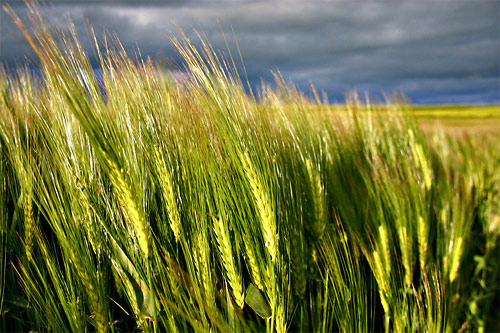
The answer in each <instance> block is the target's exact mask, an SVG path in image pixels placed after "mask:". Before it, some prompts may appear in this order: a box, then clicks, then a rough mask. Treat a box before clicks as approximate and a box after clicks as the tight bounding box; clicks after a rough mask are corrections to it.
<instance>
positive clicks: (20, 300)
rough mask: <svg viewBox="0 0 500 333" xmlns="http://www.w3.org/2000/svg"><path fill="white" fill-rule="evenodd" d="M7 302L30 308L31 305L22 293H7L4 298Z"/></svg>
mask: <svg viewBox="0 0 500 333" xmlns="http://www.w3.org/2000/svg"><path fill="white" fill-rule="evenodd" d="M3 300H4V301H5V302H6V303H9V304H12V305H15V306H18V307H20V308H25V309H26V308H28V307H29V302H28V300H27V299H26V298H24V297H22V296H21V295H13V294H7V295H5V297H4V299H3Z"/></svg>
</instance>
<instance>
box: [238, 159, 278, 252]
mask: <svg viewBox="0 0 500 333" xmlns="http://www.w3.org/2000/svg"><path fill="white" fill-rule="evenodd" d="M240 159H241V162H242V163H243V168H244V169H245V174H246V177H247V180H248V182H249V183H250V187H251V189H252V193H253V196H254V199H255V204H256V206H257V211H258V213H259V217H260V220H261V224H262V225H261V226H262V233H263V236H264V241H265V245H266V248H267V250H268V252H269V255H270V256H271V260H272V261H275V260H276V256H277V253H278V242H279V239H278V234H277V227H276V218H275V215H274V211H273V209H272V205H271V202H272V201H271V198H270V197H269V193H268V192H267V191H265V187H264V185H263V184H262V183H261V180H260V179H259V177H258V176H257V173H256V172H255V169H254V166H253V164H252V161H251V160H250V157H249V156H248V154H247V153H245V154H241V155H240Z"/></svg>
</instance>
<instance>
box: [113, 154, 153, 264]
mask: <svg viewBox="0 0 500 333" xmlns="http://www.w3.org/2000/svg"><path fill="white" fill-rule="evenodd" d="M107 163H108V166H109V177H110V178H111V182H112V183H113V186H114V188H115V191H116V194H117V196H118V201H119V202H120V204H121V205H122V206H123V207H124V209H125V212H126V216H127V218H128V221H129V222H130V223H131V224H132V226H133V227H134V231H135V234H136V237H137V242H138V243H139V247H140V248H141V250H142V252H143V253H144V255H145V257H146V258H147V257H149V255H150V254H151V249H150V247H151V244H150V241H151V240H150V237H149V224H148V223H147V221H146V217H145V216H144V213H143V212H142V211H140V210H139V208H138V205H137V202H136V201H135V200H134V196H133V195H132V191H131V190H130V187H129V185H128V183H127V182H126V181H125V177H124V175H123V172H122V170H121V169H119V168H118V165H117V164H116V163H114V162H113V161H111V160H107Z"/></svg>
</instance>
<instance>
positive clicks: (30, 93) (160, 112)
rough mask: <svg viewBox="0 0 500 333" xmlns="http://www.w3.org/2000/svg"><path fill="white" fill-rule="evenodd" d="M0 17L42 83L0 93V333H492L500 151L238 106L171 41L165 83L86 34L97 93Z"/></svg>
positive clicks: (75, 46)
mask: <svg viewBox="0 0 500 333" xmlns="http://www.w3.org/2000/svg"><path fill="white" fill-rule="evenodd" d="M7 10H8V11H9V9H8V8H7ZM9 13H10V15H11V16H12V19H13V20H14V21H15V23H16V24H17V26H18V28H19V29H20V31H21V32H22V33H23V35H24V38H25V39H26V40H27V41H28V42H29V44H30V46H31V48H32V49H33V51H34V53H35V54H36V56H37V59H38V62H39V65H38V66H39V67H38V71H37V72H35V71H33V69H32V68H30V67H22V66H19V67H18V68H17V69H15V70H12V69H9V70H7V69H2V70H1V72H0V90H1V96H0V234H1V235H0V239H1V243H0V251H1V260H0V265H1V266H0V310H1V311H0V312H1V324H0V331H4V332H7V331H19V332H21V331H59V332H61V331H64V332H68V331H71V332H87V331H97V332H107V331H111V332H124V331H127V332H128V331H155V332H158V331H161V332H163V331H168V332H190V331H196V332H216V331H234V332H236V331H243V332H249V331H255V332H264V331H266V332H274V331H277V332H286V331H290V332H295V331H307V332H312V331H314V332H327V331H328V332H330V331H342V332H368V331H386V332H389V331H391V332H392V331H393V332H409V331H421V332H424V331H428V332H440V331H443V332H452V331H460V332H464V331H478V332H483V331H498V330H499V329H500V327H499V324H498V318H499V315H500V314H499V310H498V307H497V305H498V303H499V299H500V298H499V274H500V270H499V266H500V253H499V251H500V248H499V233H500V172H499V170H500V148H499V145H498V142H500V141H499V139H500V134H499V133H498V132H494V131H492V132H488V133H487V134H488V135H480V134H477V135H464V136H460V137H456V136H453V135H449V133H446V131H443V130H437V129H433V130H432V131H425V132H424V131H422V130H421V128H420V127H419V126H418V125H417V122H416V120H415V117H414V116H413V114H412V113H411V112H409V110H410V109H411V108H410V107H409V106H408V105H406V104H405V103H404V101H403V100H399V101H391V102H390V103H387V104H373V103H371V102H370V100H368V99H363V100H362V99H360V98H357V97H356V96H353V97H352V98H350V99H349V102H348V103H347V104H346V105H342V106H337V107H330V106H329V105H328V104H327V102H326V101H324V100H323V99H321V98H319V97H318V94H315V97H316V98H314V97H313V98H308V97H307V96H306V95H305V94H303V93H301V92H299V91H297V89H296V88H295V87H294V86H293V84H291V83H289V82H286V81H285V80H284V79H283V78H282V77H281V75H280V74H279V73H276V74H275V79H276V80H275V82H274V83H273V84H272V85H264V86H263V87H261V89H259V90H258V91H256V90H255V89H254V90H252V89H251V88H250V85H249V83H248V81H247V80H246V77H245V75H244V73H239V72H238V70H237V68H239V67H238V66H237V65H236V63H239V61H241V60H240V59H241V55H240V54H239V53H238V50H232V51H233V52H232V53H231V50H226V51H225V52H226V54H227V56H225V57H224V56H222V55H221V53H220V52H219V51H217V50H214V49H213V48H212V47H211V45H210V43H209V41H208V40H206V39H205V38H200V41H199V42H200V43H199V44H201V47H196V46H195V43H193V42H192V41H191V40H189V38H188V37H187V36H186V35H185V34H184V33H183V32H182V31H179V33H178V36H177V37H173V38H172V42H173V43H174V44H175V46H176V48H177V50H178V52H179V53H180V55H181V56H182V59H183V68H184V70H183V71H182V74H179V73H178V72H177V73H176V74H175V75H173V74H172V73H171V72H168V71H166V70H165V69H164V68H161V67H160V66H158V65H157V64H155V63H154V62H152V61H151V60H149V59H141V58H139V57H131V56H129V55H127V53H126V52H125V50H124V49H123V48H122V47H121V45H120V43H119V41H118V40H117V39H114V38H113V37H112V36H109V35H107V36H105V37H96V36H95V35H94V34H93V32H92V31H91V33H90V36H91V38H92V39H93V44H94V46H95V50H94V51H95V54H96V55H97V59H98V62H99V68H100V72H99V73H100V74H99V75H97V74H96V71H95V70H94V67H93V65H92V63H91V60H90V56H89V54H88V53H86V52H85V51H84V50H83V47H82V46H81V44H80V41H79V37H78V36H77V35H76V33H75V29H74V27H73V26H72V24H71V22H70V21H68V22H67V23H66V25H65V26H64V27H59V28H56V27H53V26H50V25H48V23H47V21H46V20H45V18H44V17H43V15H42V14H41V13H40V12H39V11H37V9H36V8H35V7H30V21H29V22H25V21H22V20H21V19H19V18H18V17H17V16H16V15H15V13H13V12H12V11H9ZM103 45H104V46H103ZM243 57H244V55H243ZM273 87H274V88H273Z"/></svg>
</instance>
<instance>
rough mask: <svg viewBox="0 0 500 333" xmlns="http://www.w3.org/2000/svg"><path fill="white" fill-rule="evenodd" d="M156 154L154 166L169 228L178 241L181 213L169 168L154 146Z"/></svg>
mask: <svg viewBox="0 0 500 333" xmlns="http://www.w3.org/2000/svg"><path fill="white" fill-rule="evenodd" d="M155 148H156V149H155V154H156V159H155V163H156V168H157V170H158V174H159V177H158V178H159V182H160V187H161V190H162V195H163V199H164V200H165V203H166V205H167V212H168V217H169V220H170V228H171V229H172V232H173V233H174V237H175V240H176V241H177V242H178V241H179V239H180V237H181V232H182V224H181V214H180V212H179V207H178V206H177V199H176V196H175V192H174V186H173V181H172V180H173V177H172V173H171V172H170V170H169V168H167V166H166V164H165V160H164V159H163V156H162V154H161V153H160V149H159V148H158V147H155Z"/></svg>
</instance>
